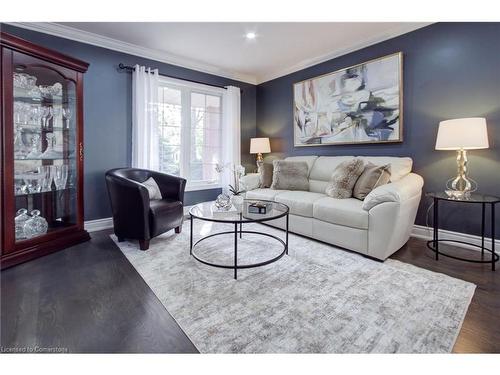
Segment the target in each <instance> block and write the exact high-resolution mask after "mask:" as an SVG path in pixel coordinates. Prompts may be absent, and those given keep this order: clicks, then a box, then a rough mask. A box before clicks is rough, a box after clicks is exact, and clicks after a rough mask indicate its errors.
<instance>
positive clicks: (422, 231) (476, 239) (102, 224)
mask: <svg viewBox="0 0 500 375" xmlns="http://www.w3.org/2000/svg"><path fill="white" fill-rule="evenodd" d="M191 207H193V206H184V216H185V217H188V216H189V209H190V208H191ZM110 228H113V218H111V217H106V218H104V219H97V220H89V221H86V222H85V230H87V231H88V232H97V231H100V230H104V229H110ZM411 236H412V237H415V238H420V239H422V240H427V241H428V240H431V239H432V228H427V227H425V226H423V225H414V226H413V230H412V232H411ZM439 239H443V240H445V239H446V240H454V241H463V242H469V243H472V244H475V245H478V246H481V236H475V235H472V234H466V233H460V232H453V231H451V230H444V229H440V230H439ZM454 245H455V246H458V247H465V248H468V249H473V250H480V249H479V248H477V247H475V246H468V245H466V244H461V243H455V244H454ZM484 245H485V246H486V247H487V248H488V249H491V238H485V240H484ZM495 247H496V248H497V249H499V250H500V240H496V241H495ZM499 252H500V251H499Z"/></svg>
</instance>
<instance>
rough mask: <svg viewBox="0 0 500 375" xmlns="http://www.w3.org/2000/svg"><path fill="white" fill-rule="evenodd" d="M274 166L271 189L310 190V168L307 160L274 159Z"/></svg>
mask: <svg viewBox="0 0 500 375" xmlns="http://www.w3.org/2000/svg"><path fill="white" fill-rule="evenodd" d="M273 166H274V168H273V183H272V185H271V189H275V190H304V191H309V180H308V179H307V176H308V172H309V168H308V167H307V163H306V162H304V161H286V160H274V161H273Z"/></svg>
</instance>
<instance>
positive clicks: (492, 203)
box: [427, 193, 500, 271]
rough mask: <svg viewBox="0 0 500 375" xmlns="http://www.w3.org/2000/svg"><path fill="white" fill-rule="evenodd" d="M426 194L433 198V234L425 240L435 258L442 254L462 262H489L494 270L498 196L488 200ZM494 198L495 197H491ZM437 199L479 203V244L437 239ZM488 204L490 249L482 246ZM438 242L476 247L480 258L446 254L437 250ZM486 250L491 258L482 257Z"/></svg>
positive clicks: (496, 256) (496, 255)
mask: <svg viewBox="0 0 500 375" xmlns="http://www.w3.org/2000/svg"><path fill="white" fill-rule="evenodd" d="M427 196H429V197H431V198H432V199H433V205H434V220H433V235H432V240H430V241H427V247H428V248H429V249H431V250H432V251H433V252H434V253H435V255H436V260H438V259H439V255H443V256H445V257H448V258H453V259H456V260H461V261H464V262H470V263H491V269H492V271H495V263H496V262H497V261H498V259H499V256H498V254H496V253H495V224H496V223H495V205H496V204H497V203H499V202H500V198H499V199H497V200H495V199H490V200H482V201H481V200H477V199H476V200H474V199H473V200H467V199H450V198H448V197H447V196H446V195H445V194H444V193H428V194H427ZM491 198H495V197H491ZM439 201H446V202H457V203H476V204H481V209H482V210H481V245H477V244H475V243H470V242H466V241H458V240H447V239H439ZM487 204H489V205H490V206H491V219H490V221H491V249H488V248H486V247H485V246H484V239H485V221H486V219H485V216H486V205H487ZM440 242H448V243H460V244H464V245H468V246H472V247H477V248H479V249H481V259H480V260H479V259H467V258H462V257H458V256H455V255H450V254H446V253H443V252H439V243H440ZM485 251H487V252H489V253H491V259H487V260H485V259H483V258H484V252H485Z"/></svg>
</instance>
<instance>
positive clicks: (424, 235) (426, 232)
mask: <svg viewBox="0 0 500 375" xmlns="http://www.w3.org/2000/svg"><path fill="white" fill-rule="evenodd" d="M411 236H412V237H415V238H420V239H423V240H427V241H428V240H432V227H431V228H429V229H428V228H427V227H426V226H423V225H414V226H413V231H412V233H411ZM439 239H440V240H441V239H442V240H453V241H463V242H469V243H472V244H475V245H478V246H481V236H475V235H473V234H467V233H460V232H453V231H451V230H445V229H440V230H439ZM453 245H454V246H458V247H464V248H467V249H473V250H480V249H479V248H478V247H475V246H469V245H466V244H461V243H453ZM484 246H485V247H486V248H488V249H491V238H485V239H484ZM498 246H500V240H496V241H495V248H497V249H500V248H499V247H498Z"/></svg>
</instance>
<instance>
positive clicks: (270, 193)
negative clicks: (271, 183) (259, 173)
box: [245, 188, 287, 201]
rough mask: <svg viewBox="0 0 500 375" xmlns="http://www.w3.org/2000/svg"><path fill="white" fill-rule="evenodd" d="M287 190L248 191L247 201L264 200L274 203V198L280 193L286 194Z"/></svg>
mask: <svg viewBox="0 0 500 375" xmlns="http://www.w3.org/2000/svg"><path fill="white" fill-rule="evenodd" d="M286 191H287V190H274V189H267V188H266V189H254V190H250V191H247V192H246V194H245V198H247V199H263V200H267V201H274V197H275V196H276V195H278V194H279V193H284V192H286Z"/></svg>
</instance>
